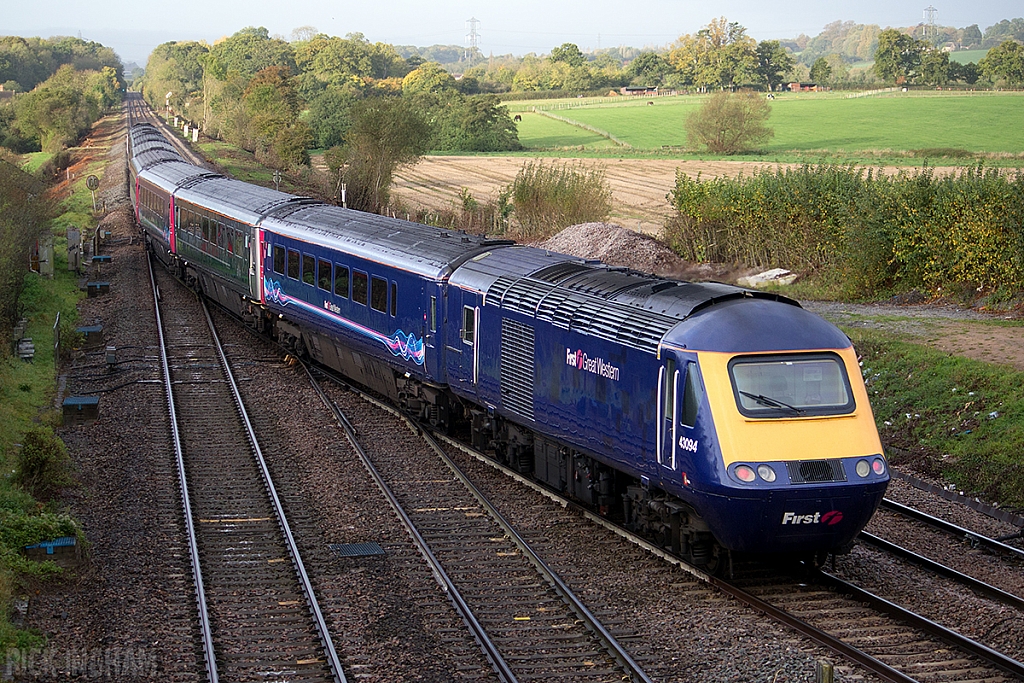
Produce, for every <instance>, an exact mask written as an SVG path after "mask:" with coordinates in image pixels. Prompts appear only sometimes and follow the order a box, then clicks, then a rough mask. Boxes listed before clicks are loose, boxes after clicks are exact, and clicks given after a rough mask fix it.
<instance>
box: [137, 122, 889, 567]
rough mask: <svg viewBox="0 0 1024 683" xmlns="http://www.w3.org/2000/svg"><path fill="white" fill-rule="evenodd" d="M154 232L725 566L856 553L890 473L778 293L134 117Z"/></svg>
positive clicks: (346, 363)
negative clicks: (443, 218) (439, 210)
mask: <svg viewBox="0 0 1024 683" xmlns="http://www.w3.org/2000/svg"><path fill="white" fill-rule="evenodd" d="M129 159H130V164H129V166H130V176H131V196H132V201H133V205H134V208H135V214H136V219H137V221H138V223H139V225H140V228H141V230H142V231H143V233H144V235H145V240H146V243H147V245H148V247H149V248H150V249H151V250H152V252H153V253H154V254H155V255H156V257H157V258H159V259H160V260H161V261H163V262H164V263H165V264H166V265H167V266H168V267H169V268H171V269H173V270H174V271H175V273H176V274H177V275H178V276H179V278H181V279H182V280H183V281H185V282H186V283H188V284H190V285H191V286H192V287H194V288H195V289H197V290H198V291H200V292H202V293H203V294H204V295H205V296H207V297H209V298H210V299H213V300H215V301H216V302H217V303H219V304H220V305H221V306H223V307H224V308H226V309H228V310H229V311H231V312H233V313H234V314H235V315H237V316H239V317H240V318H242V319H243V320H244V321H246V322H247V323H248V324H250V325H252V326H253V327H255V328H256V329H257V330H259V331H261V332H264V333H266V334H268V335H270V336H272V337H273V338H275V339H276V340H277V341H279V342H280V343H282V344H283V345H285V346H286V347H287V348H289V349H290V350H291V351H292V352H293V353H295V354H296V355H299V356H302V357H308V358H311V359H312V360H314V361H316V362H318V363H321V364H323V365H325V366H328V367H330V368H333V369H335V370H337V371H339V372H341V373H342V374H344V375H346V376H348V377H349V378H351V379H352V380H354V381H355V382H358V383H360V384H362V385H364V386H366V387H368V388H370V389H372V390H374V391H376V392H378V393H380V394H383V395H385V396H387V397H389V398H390V399H391V400H392V401H394V402H395V403H396V404H398V405H400V406H401V407H403V408H404V409H405V410H406V411H408V412H409V413H412V414H414V415H416V416H417V417H418V418H419V419H421V420H423V421H425V422H429V423H430V424H432V425H434V426H435V427H437V428H439V429H459V430H464V431H466V432H468V435H469V437H470V438H471V440H472V443H473V444H474V445H475V446H477V447H479V448H481V449H485V450H487V451H488V452H490V453H492V454H493V455H494V457H496V458H498V459H500V460H502V461H504V462H506V463H508V464H509V465H511V466H512V467H513V468H515V469H516V470H518V471H519V472H522V473H525V474H528V475H529V476H532V477H533V478H534V479H535V480H537V481H539V482H542V483H543V484H546V485H548V486H550V487H552V488H554V489H557V490H559V491H562V492H565V493H567V494H568V495H569V496H570V497H572V498H575V499H577V500H579V501H581V502H582V503H585V504H588V505H590V506H593V507H594V508H596V509H598V510H599V511H600V512H601V513H603V514H606V515H609V516H611V517H614V518H618V519H621V520H623V521H624V522H625V523H627V524H629V525H631V526H632V527H633V528H636V529H638V530H640V531H643V532H645V533H647V534H648V535H650V536H651V537H653V538H655V539H657V540H658V542H660V543H661V544H663V545H665V546H666V547H670V548H672V549H673V550H675V551H676V552H678V553H680V554H683V555H684V556H686V557H688V558H690V559H691V560H692V561H693V562H694V563H695V564H697V565H699V566H703V567H706V568H708V569H709V570H714V569H716V568H718V567H721V566H723V562H722V561H723V559H725V558H728V557H729V556H730V553H733V552H739V553H754V554H758V555H772V554H785V555H788V556H800V557H815V556H816V557H818V558H820V557H823V556H824V555H825V554H827V553H838V552H843V551H845V550H848V549H849V547H850V546H851V545H852V542H853V540H854V538H855V537H856V535H857V534H858V533H859V531H860V530H861V529H862V528H863V527H864V526H865V525H866V524H867V522H868V520H869V519H870V517H871V515H872V514H873V513H874V511H875V510H876V508H877V507H878V505H879V503H880V501H881V499H882V496H883V494H884V492H885V489H886V486H887V484H888V481H889V472H888V465H887V462H886V459H885V456H884V454H883V451H882V446H881V443H880V440H879V437H878V432H877V430H876V428H875V422H874V418H873V416H872V412H871V406H870V404H869V402H868V396H867V392H866V390H865V387H864V383H863V380H862V377H861V372H860V369H859V365H858V360H857V356H856V354H855V352H854V350H853V348H852V345H851V343H850V340H849V338H847V336H846V335H845V334H843V333H842V332H841V331H840V330H839V329H838V328H836V327H835V326H833V325H832V324H830V323H828V322H826V321H825V320H823V319H821V318H820V317H818V316H816V315H813V314H811V313H809V312H808V311H806V310H804V309H803V308H801V307H800V305H799V304H798V303H797V302H795V301H793V300H791V299H788V298H786V297H783V296H779V295H776V294H770V293H764V292H760V291H753V290H748V289H743V288H739V287H734V286H730V285H725V284H718V283H690V282H681V281H677V280H672V279H666V278H662V277H657V276H653V275H648V274H644V273H641V272H637V271H634V270H630V269H625V268H619V267H613V266H609V265H606V264H603V263H600V262H598V261H593V260H587V259H581V258H577V257H573V256H568V255H565V254H559V253H556V252H552V251H547V250H544V249H540V248H535V247H530V246H524V245H518V244H515V243H514V242H511V241H507V240H496V239H488V238H486V237H483V236H476V235H467V234H463V233H458V232H453V231H450V230H445V229H441V228H436V227H432V226H427V225H423V224H419V223H415V222H410V221H405V220H400V219H395V218H389V217H384V216H378V215H374V214H367V213H362V212H358V211H353V210H349V209H344V208H340V207H337V206H331V205H328V204H324V203H322V202H319V201H315V200H312V199H309V198H303V197H296V196H293V195H290V194H287V193H284V192H278V191H275V190H271V189H266V188H263V187H259V186H255V185H250V184H247V183H243V182H240V181H237V180H233V179H230V178H226V177H224V176H222V175H218V174H216V173H212V172H210V171H208V170H206V169H202V168H199V167H196V166H193V165H191V164H188V163H186V162H185V161H184V160H183V159H182V158H181V157H180V156H179V155H178V154H177V152H175V151H174V149H173V148H172V147H171V146H170V145H169V144H168V142H167V141H166V140H165V139H164V138H163V136H162V135H161V134H160V133H159V131H158V130H156V129H155V128H154V127H153V126H151V125H148V124H136V125H133V126H131V127H130V131H129Z"/></svg>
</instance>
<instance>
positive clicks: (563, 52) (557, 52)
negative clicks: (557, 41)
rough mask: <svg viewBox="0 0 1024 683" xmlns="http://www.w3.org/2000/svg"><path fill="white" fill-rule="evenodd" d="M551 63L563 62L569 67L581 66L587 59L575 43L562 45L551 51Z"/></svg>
mask: <svg viewBox="0 0 1024 683" xmlns="http://www.w3.org/2000/svg"><path fill="white" fill-rule="evenodd" d="M551 61H552V62H565V63H566V64H568V65H569V66H583V63H584V62H586V61H587V58H586V57H585V56H584V55H583V53H582V52H580V49H579V47H577V46H576V44H575V43H562V45H561V46H560V47H556V48H553V49H552V50H551Z"/></svg>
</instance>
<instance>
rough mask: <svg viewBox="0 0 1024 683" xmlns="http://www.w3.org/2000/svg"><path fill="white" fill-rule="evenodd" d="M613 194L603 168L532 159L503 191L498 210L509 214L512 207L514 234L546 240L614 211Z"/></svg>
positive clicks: (602, 217) (500, 195) (512, 230)
mask: <svg viewBox="0 0 1024 683" xmlns="http://www.w3.org/2000/svg"><path fill="white" fill-rule="evenodd" d="M611 197H612V194H611V190H610V189H609V188H608V184H607V183H606V182H605V177H604V171H603V170H600V169H597V168H587V167H585V166H583V165H582V164H565V165H562V166H557V165H555V166H545V165H544V162H543V161H538V162H533V161H530V162H527V163H526V164H525V165H524V166H523V167H522V168H521V169H520V170H519V173H517V174H516V179H515V180H514V181H513V182H512V184H511V185H508V186H507V187H505V188H504V189H502V191H501V192H500V194H499V198H498V211H499V214H501V215H502V216H507V215H508V207H511V209H512V213H513V214H514V216H515V221H516V224H517V225H516V227H514V228H511V232H512V233H513V234H514V235H515V236H517V237H520V238H526V239H543V238H545V237H548V236H550V235H552V234H554V233H555V232H557V231H558V230H561V229H562V228H567V227H569V226H570V225H576V224H578V223H591V222H595V221H602V220H604V219H605V218H607V217H608V214H609V213H610V212H611V208H612V199H611Z"/></svg>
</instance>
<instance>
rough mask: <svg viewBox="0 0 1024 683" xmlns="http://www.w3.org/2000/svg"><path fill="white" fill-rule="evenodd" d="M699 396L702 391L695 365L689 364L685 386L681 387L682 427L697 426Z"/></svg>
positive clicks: (687, 365)
mask: <svg viewBox="0 0 1024 683" xmlns="http://www.w3.org/2000/svg"><path fill="white" fill-rule="evenodd" d="M701 396H703V389H702V387H701V384H700V377H699V376H698V375H697V364H696V363H694V362H689V363H687V364H686V384H685V385H684V386H683V411H682V415H681V419H682V422H683V426H684V427H693V426H695V425H696V424H697V408H698V407H700V400H701Z"/></svg>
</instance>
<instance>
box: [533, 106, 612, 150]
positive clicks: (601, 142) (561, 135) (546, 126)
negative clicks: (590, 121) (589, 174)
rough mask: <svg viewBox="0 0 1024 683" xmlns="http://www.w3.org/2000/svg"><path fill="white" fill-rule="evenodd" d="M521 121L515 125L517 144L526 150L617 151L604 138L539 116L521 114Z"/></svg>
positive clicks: (562, 122)
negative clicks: (582, 149) (517, 137)
mask: <svg viewBox="0 0 1024 683" xmlns="http://www.w3.org/2000/svg"><path fill="white" fill-rule="evenodd" d="M522 117H523V120H522V121H521V122H519V123H518V124H517V126H518V128H519V142H520V143H522V145H523V146H524V147H526V148H528V149H544V150H574V151H580V148H584V149H587V150H591V151H593V150H610V149H619V145H616V144H615V143H614V142H612V141H611V140H609V139H608V138H606V137H603V136H601V135H598V134H597V133H594V132H591V131H589V130H585V129H583V128H580V127H579V126H574V125H572V124H571V123H566V122H564V121H558V120H557V119H552V118H549V117H547V116H543V115H541V114H534V113H532V112H529V113H523V114H522Z"/></svg>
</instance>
